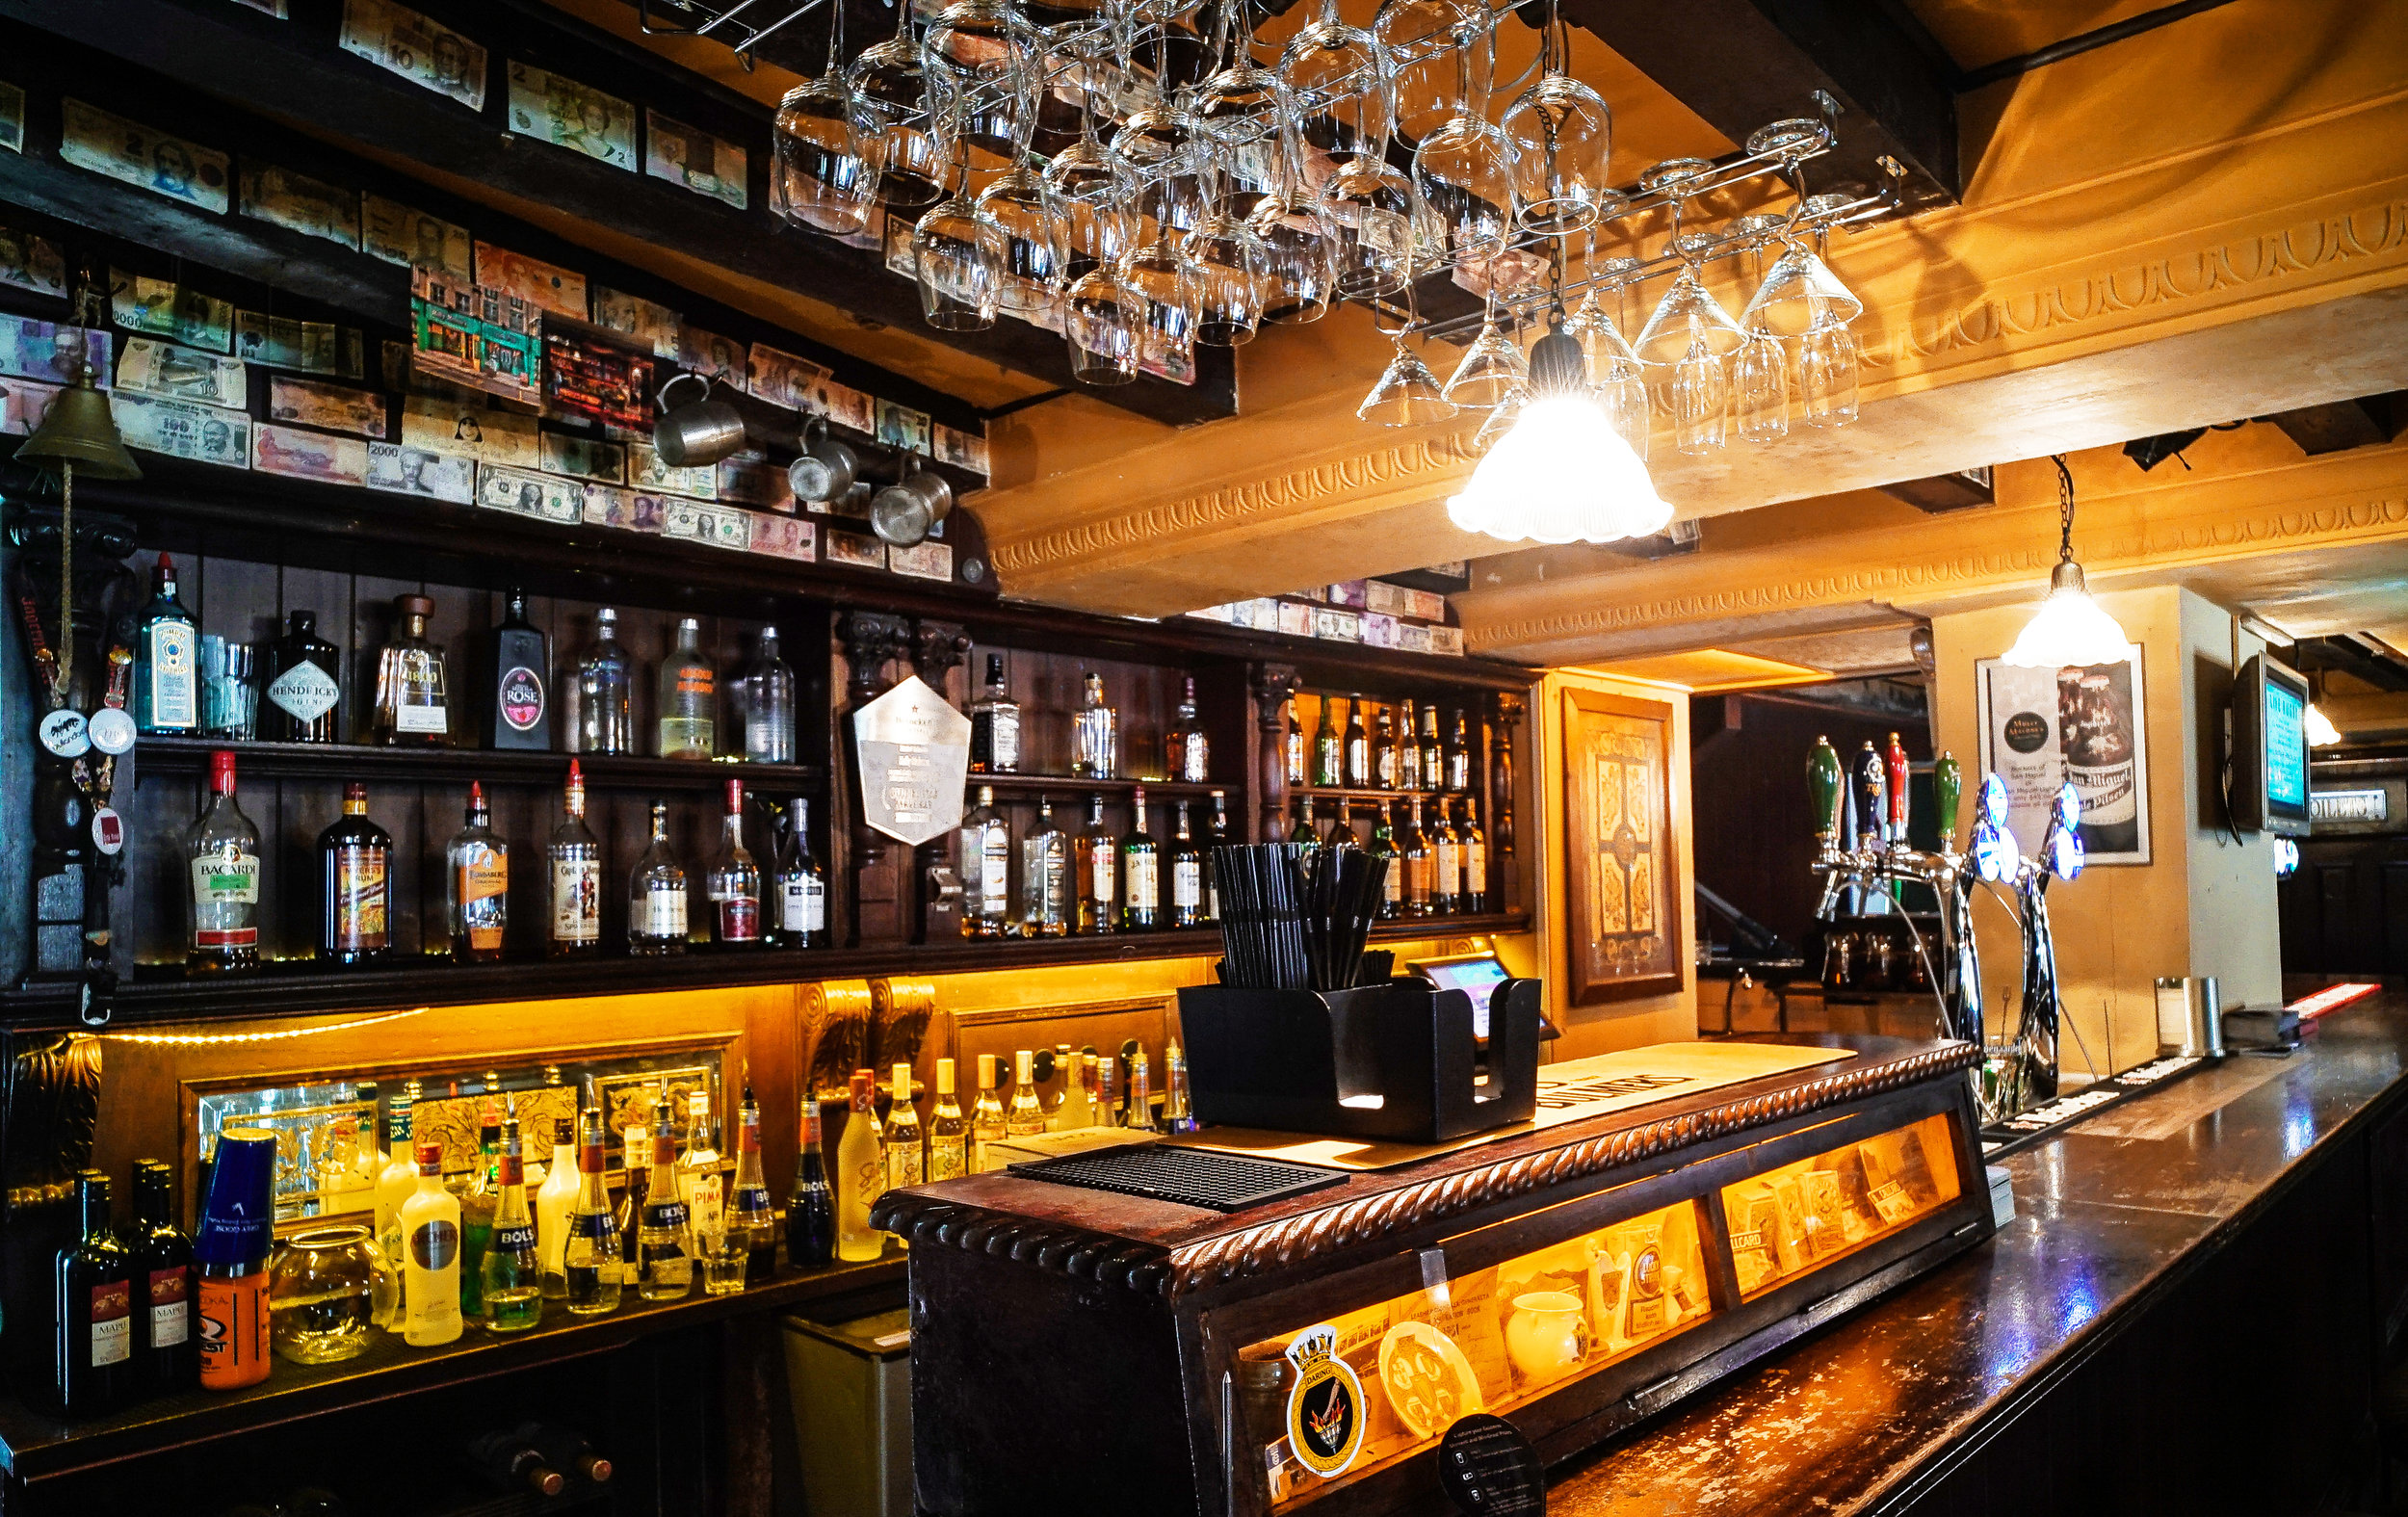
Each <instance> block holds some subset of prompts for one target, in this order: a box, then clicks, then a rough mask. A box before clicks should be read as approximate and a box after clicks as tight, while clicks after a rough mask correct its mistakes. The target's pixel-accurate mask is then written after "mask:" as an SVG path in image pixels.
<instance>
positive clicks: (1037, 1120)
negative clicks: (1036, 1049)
mask: <svg viewBox="0 0 2408 1517" xmlns="http://www.w3.org/2000/svg"><path fill="white" fill-rule="evenodd" d="M1044 1131H1045V1103H1044V1102H1043V1101H1041V1100H1039V1099H1038V1098H1037V1093H1036V1055H1035V1054H1034V1053H1033V1052H1031V1051H1030V1050H1028V1049H1025V1048H1024V1049H1021V1050H1020V1051H1019V1052H1017V1053H1015V1054H1013V1055H1012V1056H1011V1100H1010V1102H1009V1104H1008V1105H1007V1106H1006V1107H1005V1108H1004V1136H1005V1137H1006V1138H1034V1137H1035V1136H1036V1135H1037V1134H1039V1133H1042V1132H1044Z"/></svg>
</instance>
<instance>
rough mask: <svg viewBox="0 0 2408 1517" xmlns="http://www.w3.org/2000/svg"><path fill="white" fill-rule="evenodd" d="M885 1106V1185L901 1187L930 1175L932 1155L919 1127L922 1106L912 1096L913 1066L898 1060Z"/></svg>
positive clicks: (887, 1187) (920, 1180) (893, 1187)
mask: <svg viewBox="0 0 2408 1517" xmlns="http://www.w3.org/2000/svg"><path fill="white" fill-rule="evenodd" d="M893 1073H894V1083H893V1084H892V1085H890V1086H889V1087H888V1096H889V1104H888V1106H887V1109H886V1189H887V1190H903V1188H904V1187H906V1186H915V1185H918V1184H920V1183H921V1182H923V1181H924V1180H926V1179H927V1178H928V1172H929V1157H928V1149H927V1147H926V1146H925V1143H924V1135H923V1134H922V1132H921V1131H920V1109H919V1107H918V1105H917V1104H916V1103H915V1102H914V1101H913V1100H912V1099H911V1066H910V1065H909V1064H897V1065H896V1066H895V1068H894V1071H893Z"/></svg>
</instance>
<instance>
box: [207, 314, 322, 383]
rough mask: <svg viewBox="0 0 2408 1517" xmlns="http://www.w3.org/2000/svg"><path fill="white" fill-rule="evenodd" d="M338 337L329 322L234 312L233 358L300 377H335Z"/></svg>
mask: <svg viewBox="0 0 2408 1517" xmlns="http://www.w3.org/2000/svg"><path fill="white" fill-rule="evenodd" d="M338 342H339V335H338V333H337V330H336V328H335V326H334V324H333V323H332V322H304V321H297V320H295V319H294V318H293V317H290V316H270V315H268V314H266V313H265V312H262V311H243V310H238V311H236V312H235V313H234V356H235V357H237V358H240V359H242V360H243V361H244V362H246V363H262V364H266V365H267V366H268V367H269V368H271V369H299V370H300V371H301V372H302V373H303V374H339V373H341V372H342V368H343V363H342V358H341V356H340V354H339V353H337V351H336V350H337V344H338Z"/></svg>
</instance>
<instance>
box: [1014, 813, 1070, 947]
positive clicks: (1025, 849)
mask: <svg viewBox="0 0 2408 1517" xmlns="http://www.w3.org/2000/svg"><path fill="white" fill-rule="evenodd" d="M1076 909H1077V908H1076V906H1074V905H1073V903H1072V901H1071V888H1070V840H1069V839H1068V838H1067V837H1065V836H1063V834H1062V830H1061V828H1060V827H1058V826H1056V825H1055V824H1054V798H1052V797H1051V796H1047V797H1045V798H1042V799H1040V800H1039V801H1038V802H1037V810H1036V830H1034V832H1031V833H1030V834H1029V835H1028V836H1027V837H1025V838H1022V839H1021V840H1020V930H1021V932H1022V933H1023V934H1024V935H1025V936H1028V937H1060V936H1062V935H1063V934H1064V933H1066V932H1068V931H1069V930H1070V919H1071V916H1072V914H1073V913H1074V912H1075V911H1076Z"/></svg>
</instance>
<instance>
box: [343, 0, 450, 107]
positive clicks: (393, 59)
mask: <svg viewBox="0 0 2408 1517" xmlns="http://www.w3.org/2000/svg"><path fill="white" fill-rule="evenodd" d="M341 40H342V46H343V51H345V52H347V53H351V54H353V56H355V57H359V58H365V59H366V60H368V62H370V63H372V64H374V65H377V66H378V67H380V68H388V69H391V70H392V71H393V72H394V73H397V74H400V75H401V76H402V77H403V78H405V79H406V80H408V81H410V82H411V83H412V84H415V85H419V86H421V87H423V88H425V89H429V90H432V91H433V92H435V93H437V94H444V95H449V96H451V97H452V98H453V99H455V100H458V102H459V103H460V104H462V105H464V106H466V107H468V109H470V110H471V111H482V110H484V77H485V51H484V48H483V47H482V46H480V45H478V44H477V43H475V42H473V41H470V40H469V39H467V38H465V37H462V36H460V35H459V34H458V32H455V31H452V30H450V29H449V28H446V27H441V26H437V25H436V24H435V23H434V22H433V21H432V20H429V19H428V18H427V17H425V16H423V15H420V14H419V13H417V12H415V11H412V10H410V9H409V8H408V7H407V6H400V5H394V4H392V3H391V0H343V32H342V39H341Z"/></svg>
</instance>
